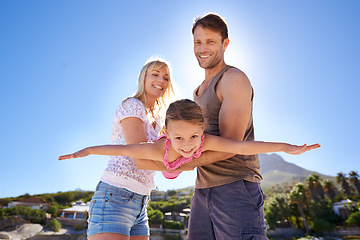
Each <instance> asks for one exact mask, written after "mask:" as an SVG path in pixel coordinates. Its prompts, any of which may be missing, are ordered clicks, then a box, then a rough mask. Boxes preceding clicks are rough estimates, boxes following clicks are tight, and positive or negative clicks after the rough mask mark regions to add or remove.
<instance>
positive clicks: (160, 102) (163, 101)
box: [134, 57, 175, 115]
mask: <svg viewBox="0 0 360 240" xmlns="http://www.w3.org/2000/svg"><path fill="white" fill-rule="evenodd" d="M162 67H166V69H167V71H168V74H169V80H168V83H169V84H168V87H167V89H165V93H164V95H162V96H161V97H159V98H158V99H156V101H155V106H154V107H153V108H151V109H150V108H149V106H148V105H147V102H146V96H145V79H146V75H147V73H148V72H150V71H152V70H158V69H160V68H162ZM174 95H175V92H174V88H173V85H172V74H171V67H170V63H168V62H167V61H166V60H164V59H161V58H159V57H156V58H150V59H149V60H148V61H147V62H146V63H145V65H144V67H143V68H142V69H141V71H140V73H139V78H138V90H137V92H136V93H135V95H134V98H137V99H139V100H140V101H141V102H142V103H143V104H144V106H145V107H146V110H147V112H151V113H152V114H155V115H156V114H157V113H158V112H159V111H160V110H161V108H166V106H167V105H168V104H169V102H170V101H171V99H172V98H173V97H174Z"/></svg>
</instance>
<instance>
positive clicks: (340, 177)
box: [336, 172, 351, 196]
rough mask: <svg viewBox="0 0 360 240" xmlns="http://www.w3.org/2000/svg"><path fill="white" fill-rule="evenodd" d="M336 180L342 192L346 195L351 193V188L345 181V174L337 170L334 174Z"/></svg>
mask: <svg viewBox="0 0 360 240" xmlns="http://www.w3.org/2000/svg"><path fill="white" fill-rule="evenodd" d="M336 181H337V183H339V184H340V186H341V191H342V192H343V194H345V195H346V196H350V195H351V189H350V185H349V183H348V182H347V179H346V174H345V173H342V172H339V173H338V174H337V175H336Z"/></svg>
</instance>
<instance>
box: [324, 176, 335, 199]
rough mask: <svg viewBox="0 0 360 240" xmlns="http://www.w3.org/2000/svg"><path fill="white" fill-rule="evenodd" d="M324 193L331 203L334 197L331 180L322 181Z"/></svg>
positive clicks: (333, 186) (333, 187)
mask: <svg viewBox="0 0 360 240" xmlns="http://www.w3.org/2000/svg"><path fill="white" fill-rule="evenodd" d="M324 191H325V193H326V195H327V196H328V197H329V198H330V199H331V200H332V201H333V200H334V198H335V196H336V187H335V184H334V183H333V182H332V181H331V180H325V181H324Z"/></svg>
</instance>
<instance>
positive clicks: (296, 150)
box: [284, 143, 320, 155]
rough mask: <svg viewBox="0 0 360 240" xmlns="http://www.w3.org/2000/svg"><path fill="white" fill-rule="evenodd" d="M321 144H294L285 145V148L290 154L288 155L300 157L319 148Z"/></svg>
mask: <svg viewBox="0 0 360 240" xmlns="http://www.w3.org/2000/svg"><path fill="white" fill-rule="evenodd" d="M319 147H320V144H318V143H316V144H312V145H309V146H308V145H306V144H304V145H301V146H298V145H292V144H285V147H284V152H286V153H288V154H293V155H299V154H302V153H304V152H307V151H310V150H313V149H316V148H319Z"/></svg>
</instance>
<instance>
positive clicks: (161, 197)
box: [150, 190, 166, 201]
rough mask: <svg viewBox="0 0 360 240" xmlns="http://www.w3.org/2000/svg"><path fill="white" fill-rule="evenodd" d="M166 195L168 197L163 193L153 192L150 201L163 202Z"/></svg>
mask: <svg viewBox="0 0 360 240" xmlns="http://www.w3.org/2000/svg"><path fill="white" fill-rule="evenodd" d="M165 195H166V193H165V192H163V191H157V190H153V191H151V194H150V200H151V201H161V200H164V199H165Z"/></svg>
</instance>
